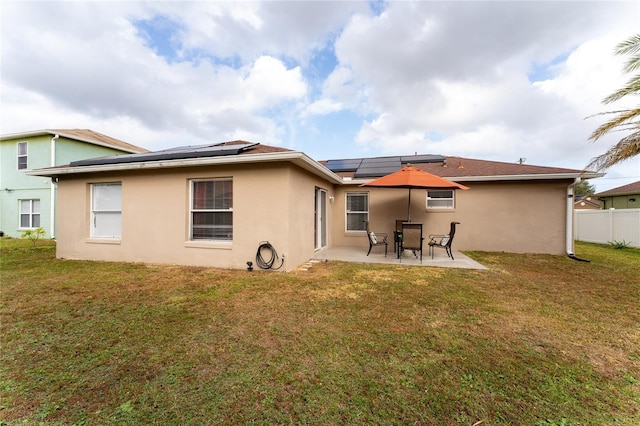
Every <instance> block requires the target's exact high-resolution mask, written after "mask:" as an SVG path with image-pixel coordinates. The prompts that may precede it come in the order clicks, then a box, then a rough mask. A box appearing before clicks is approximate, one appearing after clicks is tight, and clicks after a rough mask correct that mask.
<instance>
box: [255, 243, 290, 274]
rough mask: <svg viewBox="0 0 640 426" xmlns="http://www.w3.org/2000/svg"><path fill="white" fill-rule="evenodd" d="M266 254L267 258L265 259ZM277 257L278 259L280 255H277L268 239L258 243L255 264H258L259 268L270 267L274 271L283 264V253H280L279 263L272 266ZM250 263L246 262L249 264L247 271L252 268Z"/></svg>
mask: <svg viewBox="0 0 640 426" xmlns="http://www.w3.org/2000/svg"><path fill="white" fill-rule="evenodd" d="M265 255H266V256H265ZM267 256H268V259H266V257H267ZM265 259H266V260H265ZM278 259H280V257H279V256H278V252H277V251H276V249H275V248H274V247H273V246H272V245H271V243H270V242H269V241H262V242H261V243H260V245H258V251H257V252H256V265H258V267H260V268H261V269H272V270H274V271H276V270H278V269H280V268H282V265H284V254H283V255H282V259H281V261H280V265H278V266H274V265H275V264H276V262H277V261H278ZM250 263H251V262H247V265H248V266H249V267H248V268H247V269H248V270H249V271H251V270H252V269H253V268H252V265H250Z"/></svg>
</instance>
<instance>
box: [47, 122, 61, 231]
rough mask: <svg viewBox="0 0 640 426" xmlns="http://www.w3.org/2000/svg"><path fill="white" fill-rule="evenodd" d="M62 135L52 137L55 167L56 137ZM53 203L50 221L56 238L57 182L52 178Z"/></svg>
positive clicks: (52, 158)
mask: <svg viewBox="0 0 640 426" xmlns="http://www.w3.org/2000/svg"><path fill="white" fill-rule="evenodd" d="M59 137H60V135H58V134H56V135H54V136H53V137H52V138H51V167H55V165H56V139H58V138H59ZM50 185H51V188H50V191H51V203H50V206H51V208H50V210H51V211H50V212H49V214H50V216H49V223H50V225H51V238H52V239H55V238H56V222H55V220H56V216H55V215H56V184H55V183H54V181H53V179H51V184H50Z"/></svg>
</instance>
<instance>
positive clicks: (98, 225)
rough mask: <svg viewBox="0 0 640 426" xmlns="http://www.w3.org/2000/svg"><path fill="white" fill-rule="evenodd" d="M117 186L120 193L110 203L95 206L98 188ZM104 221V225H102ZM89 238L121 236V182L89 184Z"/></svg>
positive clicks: (117, 237) (119, 237)
mask: <svg viewBox="0 0 640 426" xmlns="http://www.w3.org/2000/svg"><path fill="white" fill-rule="evenodd" d="M103 187H104V188H105V189H106V187H114V189H115V188H116V187H119V189H120V191H119V192H120V194H119V197H118V198H117V199H114V200H112V201H113V202H112V204H111V205H107V206H96V203H97V201H98V199H97V198H96V192H97V191H98V188H103ZM105 223H106V225H104V224H105ZM90 227H91V233H90V235H91V238H106V239H114V240H119V239H121V238H122V182H100V183H92V184H91V224H90ZM107 231H108V232H107Z"/></svg>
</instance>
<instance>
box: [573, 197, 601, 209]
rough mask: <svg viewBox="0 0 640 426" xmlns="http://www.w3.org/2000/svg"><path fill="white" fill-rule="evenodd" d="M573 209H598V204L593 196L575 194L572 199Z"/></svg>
mask: <svg viewBox="0 0 640 426" xmlns="http://www.w3.org/2000/svg"><path fill="white" fill-rule="evenodd" d="M573 207H574V208H576V209H599V208H600V202H599V201H598V200H597V199H596V198H595V197H594V196H593V195H584V194H576V195H575V196H574V197H573Z"/></svg>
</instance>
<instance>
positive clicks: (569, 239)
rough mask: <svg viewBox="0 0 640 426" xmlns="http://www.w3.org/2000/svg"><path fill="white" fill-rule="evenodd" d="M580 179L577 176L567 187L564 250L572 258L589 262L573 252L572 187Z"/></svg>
mask: <svg viewBox="0 0 640 426" xmlns="http://www.w3.org/2000/svg"><path fill="white" fill-rule="evenodd" d="M581 181H582V178H580V177H577V178H575V180H574V181H573V183H572V184H571V185H569V186H568V187H567V221H566V222H567V229H566V252H567V256H569V258H570V259H573V260H579V261H581V262H589V261H588V260H585V259H580V258H579V257H577V256H576V255H575V253H574V252H573V189H574V188H575V186H576V185H578V184H579V183H580V182H581Z"/></svg>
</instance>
